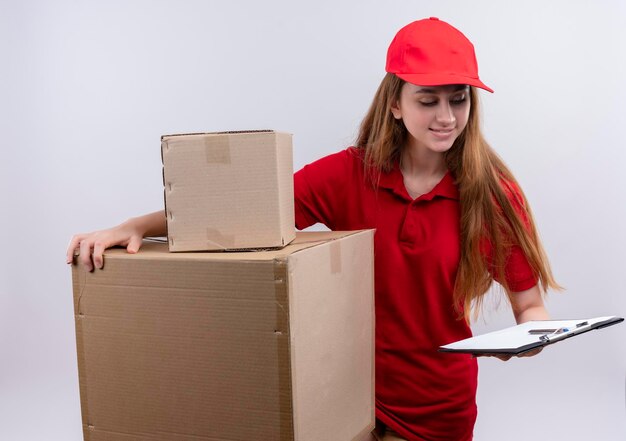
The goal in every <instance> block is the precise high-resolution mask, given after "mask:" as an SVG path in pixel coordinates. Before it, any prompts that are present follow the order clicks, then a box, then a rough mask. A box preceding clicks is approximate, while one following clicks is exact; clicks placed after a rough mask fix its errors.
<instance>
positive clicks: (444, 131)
mask: <svg viewBox="0 0 626 441" xmlns="http://www.w3.org/2000/svg"><path fill="white" fill-rule="evenodd" d="M428 130H430V131H431V132H433V134H434V135H435V136H440V137H446V136H448V135H450V134H451V133H452V132H453V131H454V129H428Z"/></svg>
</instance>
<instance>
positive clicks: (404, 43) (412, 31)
mask: <svg viewBox="0 0 626 441" xmlns="http://www.w3.org/2000/svg"><path fill="white" fill-rule="evenodd" d="M385 70H386V71H387V72H390V73H393V74H395V75H396V76H398V77H400V78H402V79H403V80H404V81H407V82H409V83H413V84H417V85H419V86H442V85H446V84H469V85H470V86H476V87H480V88H481V89H485V90H487V91H489V92H493V90H492V89H490V88H489V87H487V86H486V85H485V84H484V83H483V82H482V81H480V78H478V63H477V62H476V54H475V53H474V45H473V44H472V42H471V41H469V40H468V39H467V37H466V36H465V35H463V34H462V33H461V31H459V30H458V29H456V28H455V27H453V26H451V25H449V24H448V23H446V22H445V21H442V20H439V19H438V18H436V17H430V18H426V19H424V20H418V21H414V22H413V23H410V24H408V25H406V26H405V27H403V28H402V29H400V30H399V31H398V33H397V34H396V36H395V37H394V39H393V41H392V42H391V44H390V45H389V49H388V50H387V66H386V68H385Z"/></svg>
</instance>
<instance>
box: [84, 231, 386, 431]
mask: <svg viewBox="0 0 626 441" xmlns="http://www.w3.org/2000/svg"><path fill="white" fill-rule="evenodd" d="M73 285H74V305H75V318H76V338H77V349H78V368H79V369H78V370H79V379H80V398H81V407H82V417H83V431H84V439H85V440H86V441H101V440H107V441H128V440H142V441H143V440H150V441H153V440H163V441H165V440H167V441H172V440H174V441H198V440H207V441H208V440H210V441H214V440H220V441H231V440H232V441H235V440H237V441H243V440H246V441H256V440H263V441H321V440H324V441H351V440H357V439H359V438H360V437H361V436H362V435H364V434H366V433H367V432H368V431H369V430H371V429H372V428H373V426H374V364H373V360H374V280H373V231H372V230H365V231H359V232H343V233H341V232H309V233H298V236H297V238H296V240H295V241H294V242H293V243H292V244H290V245H289V246H287V247H285V248H283V249H281V250H273V251H260V252H238V253H169V252H168V251H167V246H166V245H165V244H163V243H161V244H157V243H145V244H144V246H143V247H142V249H141V250H140V252H139V253H137V254H128V253H126V251H125V250H123V249H112V250H108V251H107V252H106V254H105V265H104V269H103V270H101V271H95V272H93V273H88V272H85V271H83V270H82V269H80V268H78V267H77V266H74V268H73Z"/></svg>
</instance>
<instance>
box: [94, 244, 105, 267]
mask: <svg viewBox="0 0 626 441" xmlns="http://www.w3.org/2000/svg"><path fill="white" fill-rule="evenodd" d="M107 247H108V244H106V243H105V242H103V241H101V240H97V241H96V242H95V243H94V244H93V255H92V256H91V258H92V259H93V264H94V266H95V267H96V268H98V269H102V267H103V266H104V258H103V257H102V254H103V253H104V250H105V249H106V248H107Z"/></svg>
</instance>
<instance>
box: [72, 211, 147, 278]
mask: <svg viewBox="0 0 626 441" xmlns="http://www.w3.org/2000/svg"><path fill="white" fill-rule="evenodd" d="M143 236H144V234H143V231H141V229H139V228H138V227H137V226H135V225H133V224H132V222H130V221H127V222H124V223H122V224H120V225H118V226H116V227H113V228H109V229H106V230H100V231H93V232H91V233H85V234H77V235H75V236H74V237H72V240H70V244H69V245H68V247H67V263H68V264H69V263H72V262H73V260H74V256H75V255H76V250H78V256H77V262H78V264H79V265H80V266H82V267H84V268H85V270H87V271H93V270H94V268H98V269H101V268H102V266H103V265H104V260H103V258H102V254H103V253H104V250H106V249H107V248H110V247H112V246H115V245H121V246H125V247H126V251H128V252H129V253H132V254H134V253H136V252H137V251H139V248H140V247H141V241H142V239H143Z"/></svg>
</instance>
